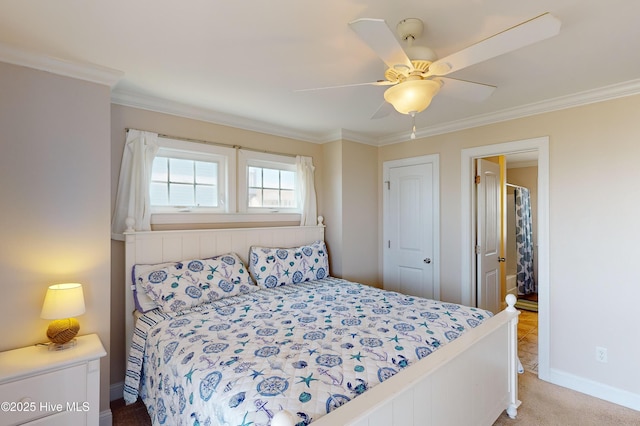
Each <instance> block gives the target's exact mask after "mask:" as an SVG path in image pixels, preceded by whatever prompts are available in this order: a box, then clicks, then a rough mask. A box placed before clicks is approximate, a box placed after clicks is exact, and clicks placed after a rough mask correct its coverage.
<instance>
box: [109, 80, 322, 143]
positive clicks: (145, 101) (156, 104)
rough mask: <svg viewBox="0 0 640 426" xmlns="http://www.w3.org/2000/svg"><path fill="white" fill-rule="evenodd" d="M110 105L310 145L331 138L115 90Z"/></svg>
mask: <svg viewBox="0 0 640 426" xmlns="http://www.w3.org/2000/svg"><path fill="white" fill-rule="evenodd" d="M111 103H113V104H117V105H122V106H128V107H133V108H140V109H145V110H149V111H155V112H160V113H164V114H170V115H175V116H179V117H185V118H191V119H194V120H200V121H205V122H208V123H214V124H220V125H223V126H230V127H235V128H237V129H243V130H250V131H253V132H258V133H266V134H269V135H274V136H282V137H285V138H290V139H297V140H301V141H305V142H311V143H325V142H327V137H331V135H315V134H310V133H305V132H300V131H297V130H293V129H290V128H286V127H282V126H276V125H274V124H271V123H266V122H262V121H258V120H251V119H248V118H244V117H239V116H236V115H231V114H225V113H221V112H217V111H213V110H210V109H207V108H201V107H196V106H193V105H187V104H184V103H180V102H176V101H170V100H167V99H162V98H158V97H155V96H149V95H142V94H139V93H132V92H127V91H122V90H118V89H115V90H113V91H112V92H111Z"/></svg>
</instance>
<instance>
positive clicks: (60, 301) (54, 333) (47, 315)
mask: <svg viewBox="0 0 640 426" xmlns="http://www.w3.org/2000/svg"><path fill="white" fill-rule="evenodd" d="M82 314H84V294H83V293H82V285H81V284H78V283H66V284H54V285H51V286H49V288H48V289H47V294H46V296H45V297H44V303H43V304H42V312H41V313H40V316H41V317H42V318H44V319H51V320H53V321H51V323H50V324H49V328H47V337H48V338H49V340H51V345H50V346H49V350H62V349H66V348H68V347H73V345H74V344H75V340H73V338H74V337H76V335H77V334H78V331H79V330H80V324H79V323H78V320H77V319H75V318H72V317H74V316H76V315H82Z"/></svg>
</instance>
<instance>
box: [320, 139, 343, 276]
mask: <svg viewBox="0 0 640 426" xmlns="http://www.w3.org/2000/svg"><path fill="white" fill-rule="evenodd" d="M322 148H323V150H322V153H323V158H324V162H323V164H324V165H325V170H324V175H323V188H324V198H325V200H326V201H327V202H326V203H325V208H324V209H323V211H322V214H323V215H324V223H325V225H327V227H326V229H325V239H326V240H327V251H328V252H329V273H330V274H331V275H333V276H335V277H341V276H342V271H343V264H342V255H343V250H342V231H343V222H342V202H343V199H342V193H343V191H342V156H343V152H342V141H336V142H330V143H326V144H324V145H323V146H322Z"/></svg>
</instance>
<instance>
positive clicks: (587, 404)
mask: <svg viewBox="0 0 640 426" xmlns="http://www.w3.org/2000/svg"><path fill="white" fill-rule="evenodd" d="M518 379H519V385H518V392H519V395H518V397H519V399H520V400H521V401H522V405H521V406H520V408H519V409H518V417H517V418H516V419H515V420H512V419H510V418H509V417H508V416H507V415H506V414H505V413H503V414H502V415H501V416H500V417H499V418H498V420H497V421H496V422H495V423H494V426H516V425H517V426H541V425H550V426H574V425H575V426H604V425H607V426H608V425H615V426H623V425H624V426H631V425H634V426H638V425H640V411H635V410H632V409H630V408H626V407H622V406H619V405H616V404H612V403H610V402H607V401H603V400H601V399H598V398H594V397H591V396H588V395H585V394H582V393H579V392H575V391H572V390H570V389H567V388H563V387H561V386H556V385H553V384H551V383H548V382H544V381H542V380H539V379H538V377H537V376H536V375H535V374H533V373H530V372H528V371H525V372H524V374H520V375H518Z"/></svg>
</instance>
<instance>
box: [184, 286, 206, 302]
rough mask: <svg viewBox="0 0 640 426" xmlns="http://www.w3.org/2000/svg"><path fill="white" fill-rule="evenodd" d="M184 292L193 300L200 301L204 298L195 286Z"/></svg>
mask: <svg viewBox="0 0 640 426" xmlns="http://www.w3.org/2000/svg"><path fill="white" fill-rule="evenodd" d="M184 292H185V293H186V295H187V296H189V297H191V298H192V299H198V298H200V297H201V296H202V290H200V289H199V288H198V287H196V286H194V285H190V286H189V287H187V288H185V289H184Z"/></svg>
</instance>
